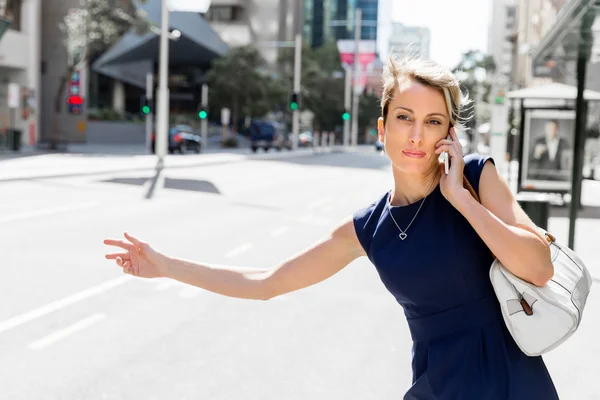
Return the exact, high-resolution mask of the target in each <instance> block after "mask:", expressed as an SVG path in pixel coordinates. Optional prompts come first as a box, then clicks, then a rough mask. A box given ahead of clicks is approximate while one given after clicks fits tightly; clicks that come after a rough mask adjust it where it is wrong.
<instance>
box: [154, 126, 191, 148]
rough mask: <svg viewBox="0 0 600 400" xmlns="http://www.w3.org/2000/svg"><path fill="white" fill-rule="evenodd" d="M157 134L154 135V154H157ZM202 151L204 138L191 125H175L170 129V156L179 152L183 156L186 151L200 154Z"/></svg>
mask: <svg viewBox="0 0 600 400" xmlns="http://www.w3.org/2000/svg"><path fill="white" fill-rule="evenodd" d="M155 141H156V133H153V134H152V153H155V149H156V145H155ZM201 149H202V136H200V135H199V134H197V133H196V132H195V131H194V129H193V128H192V127H191V126H189V125H175V126H174V127H172V128H171V129H169V147H168V150H169V154H173V153H174V152H176V151H177V152H178V153H180V154H183V152H184V151H193V152H194V153H200V150H201Z"/></svg>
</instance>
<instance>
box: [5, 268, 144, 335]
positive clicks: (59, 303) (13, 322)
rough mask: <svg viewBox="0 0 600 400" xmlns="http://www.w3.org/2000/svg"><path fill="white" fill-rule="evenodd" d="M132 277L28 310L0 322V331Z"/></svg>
mask: <svg viewBox="0 0 600 400" xmlns="http://www.w3.org/2000/svg"><path fill="white" fill-rule="evenodd" d="M131 279H133V277H132V276H130V275H126V276H122V277H120V278H117V279H113V280H112V281H108V282H105V283H103V284H101V285H98V286H94V287H91V288H89V289H86V290H84V291H82V292H79V293H76V294H74V295H71V296H69V297H65V298H64V299H61V300H57V301H54V302H52V303H50V304H46V305H45V306H43V307H40V308H38V309H36V310H32V311H29V312H26V313H25V314H21V315H17V316H16V317H13V318H11V319H8V320H6V321H4V322H0V333H2V332H6V331H8V330H10V329H13V328H16V327H17V326H20V325H23V324H25V323H27V322H30V321H33V320H34V319H37V318H40V317H43V316H45V315H48V314H50V313H53V312H54V311H57V310H60V309H61V308H65V307H68V306H70V305H72V304H75V303H77V302H78V301H81V300H84V299H87V298H90V297H92V296H96V295H99V294H101V293H103V292H106V291H108V290H110V289H113V288H115V287H117V286H119V285H122V284H124V283H126V282H128V281H130V280H131Z"/></svg>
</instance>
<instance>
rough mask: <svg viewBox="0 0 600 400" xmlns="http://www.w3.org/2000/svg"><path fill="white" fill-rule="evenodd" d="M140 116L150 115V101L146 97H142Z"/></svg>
mask: <svg viewBox="0 0 600 400" xmlns="http://www.w3.org/2000/svg"><path fill="white" fill-rule="evenodd" d="M141 108H142V114H144V115H150V114H151V113H152V100H150V99H148V98H147V97H146V96H143V97H142V107H141Z"/></svg>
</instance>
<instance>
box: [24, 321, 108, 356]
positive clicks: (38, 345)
mask: <svg viewBox="0 0 600 400" xmlns="http://www.w3.org/2000/svg"><path fill="white" fill-rule="evenodd" d="M104 318H106V315H105V314H94V315H92V316H90V317H88V318H85V319H82V320H81V321H79V322H77V323H75V324H73V325H71V326H68V327H66V328H65V329H61V330H59V331H56V332H54V333H52V334H50V335H48V336H46V337H44V338H42V339H40V340H38V341H36V342H34V343H31V344H30V345H29V348H30V349H31V350H40V349H43V348H44V347H47V346H50V345H51V344H53V343H56V342H58V341H59V340H61V339H64V338H66V337H67V336H70V335H72V334H74V333H76V332H78V331H80V330H82V329H85V328H87V327H89V326H92V325H93V324H95V323H96V322H100V321H102V320H103V319H104Z"/></svg>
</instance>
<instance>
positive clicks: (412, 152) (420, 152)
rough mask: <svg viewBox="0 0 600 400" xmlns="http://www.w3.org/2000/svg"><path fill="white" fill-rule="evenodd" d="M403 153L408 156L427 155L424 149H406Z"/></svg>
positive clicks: (418, 156)
mask: <svg viewBox="0 0 600 400" xmlns="http://www.w3.org/2000/svg"><path fill="white" fill-rule="evenodd" d="M403 153H404V155H406V156H407V157H412V158H423V157H425V153H424V152H422V151H418V150H404V151H403Z"/></svg>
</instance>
